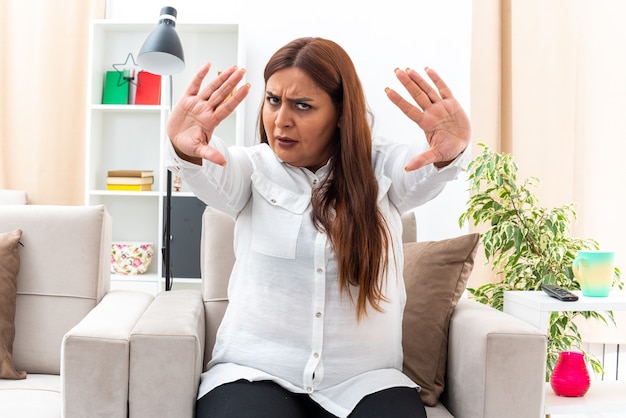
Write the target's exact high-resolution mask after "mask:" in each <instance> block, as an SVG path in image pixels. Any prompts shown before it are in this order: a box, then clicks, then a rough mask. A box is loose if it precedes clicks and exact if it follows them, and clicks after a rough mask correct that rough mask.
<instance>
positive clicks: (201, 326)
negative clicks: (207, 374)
mask: <svg viewBox="0 0 626 418" xmlns="http://www.w3.org/2000/svg"><path fill="white" fill-rule="evenodd" d="M204 333H205V321H204V305H203V303H202V296H201V294H200V292H198V291H195V290H177V291H171V292H162V293H160V294H159V295H157V297H156V299H155V300H154V302H153V303H152V304H151V305H150V306H149V307H148V309H147V310H146V312H145V313H144V315H143V316H142V317H141V319H140V320H139V322H138V323H137V325H136V326H135V329H134V330H133V331H132V333H131V337H130V379H129V386H130V387H129V416H131V417H133V418H141V417H146V418H158V417H192V416H194V413H195V405H196V397H197V394H198V386H199V384H200V374H201V373H202V361H203V354H204Z"/></svg>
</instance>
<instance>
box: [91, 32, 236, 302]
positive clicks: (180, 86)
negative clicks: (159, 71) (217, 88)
mask: <svg viewBox="0 0 626 418" xmlns="http://www.w3.org/2000/svg"><path fill="white" fill-rule="evenodd" d="M155 27H156V22H150V23H138V22H119V21H114V20H94V21H92V22H91V30H90V51H89V63H88V68H89V70H88V71H89V73H88V85H87V88H88V93H87V96H88V102H87V107H88V111H87V121H86V122H87V123H86V127H87V128H86V135H85V152H86V158H85V161H86V163H85V203H86V204H87V205H95V204H103V205H105V207H106V209H107V211H108V212H109V213H110V214H111V216H112V219H113V241H143V242H151V243H153V244H154V249H155V252H154V257H153V259H152V262H151V264H150V267H149V269H148V271H147V272H146V273H145V274H142V275H134V276H130V275H129V276H122V275H113V276H112V287H113V288H135V289H142V290H146V291H148V292H151V293H157V292H159V291H161V290H163V287H164V286H163V284H164V279H163V260H162V254H161V248H162V246H163V227H164V198H165V196H166V183H167V182H166V178H167V175H166V169H165V143H166V140H167V136H166V132H165V128H166V123H167V118H168V115H169V112H170V108H171V104H170V97H169V94H170V85H169V82H170V78H169V77H162V81H161V83H162V84H161V104H160V105H107V104H102V93H103V85H104V76H105V72H106V71H114V70H115V68H114V67H113V64H120V65H121V64H123V63H125V62H126V63H127V64H132V62H131V61H127V57H128V54H132V55H133V57H134V58H135V61H136V58H137V54H138V53H139V49H140V48H141V45H142V44H143V41H144V40H145V39H146V37H147V36H148V34H149V33H150V32H151V31H152V30H153V29H154V28H155ZM176 30H177V32H178V34H179V36H180V38H181V42H182V44H183V48H184V52H185V70H184V71H183V72H182V73H180V74H176V75H174V76H173V77H172V92H173V94H172V97H173V100H172V103H176V101H178V99H179V98H180V97H181V96H182V94H183V93H184V91H185V90H186V88H187V86H188V85H189V82H190V81H191V80H192V78H193V77H194V75H195V73H196V72H197V70H198V69H199V68H200V67H201V66H202V65H203V64H205V63H206V62H211V63H212V67H211V70H210V72H209V75H208V76H207V80H210V79H212V78H214V77H215V76H217V72H218V71H221V70H224V69H225V68H228V67H230V66H232V65H238V66H240V67H243V66H244V59H243V57H244V56H245V54H244V50H243V47H242V45H241V37H240V36H239V31H240V28H239V26H238V25H237V24H210V23H207V24H199V23H194V24H185V23H178V24H177V25H176ZM118 68H120V67H119V66H118ZM243 124H244V117H243V106H241V107H240V108H238V109H237V111H236V112H235V113H233V114H232V115H231V116H230V117H229V118H227V119H226V120H225V121H224V122H223V123H222V124H221V125H220V126H219V127H218V128H217V129H216V132H215V133H216V135H218V136H220V137H221V138H222V139H224V140H225V141H226V142H227V143H228V144H244V141H243ZM118 169H141V170H153V171H154V173H155V178H154V184H153V186H152V191H150V192H117V191H115V192H114V191H107V190H106V176H107V172H108V171H109V170H118ZM172 197H173V199H181V198H190V199H195V198H194V197H193V195H192V194H191V193H190V192H189V191H188V189H186V188H185V185H184V184H183V188H182V189H181V191H180V192H173V193H172ZM174 216H176V214H175V213H172V217H174ZM198 228H200V223H199V222H198ZM172 234H173V235H174V234H176V231H172ZM174 273H175V272H174ZM198 282H199V277H178V276H176V275H174V283H175V284H176V283H181V284H182V285H185V284H187V285H193V284H194V283H198Z"/></svg>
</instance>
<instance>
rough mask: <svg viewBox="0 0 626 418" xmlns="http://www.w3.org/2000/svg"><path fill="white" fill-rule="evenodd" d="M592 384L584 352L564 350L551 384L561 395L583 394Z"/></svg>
mask: <svg viewBox="0 0 626 418" xmlns="http://www.w3.org/2000/svg"><path fill="white" fill-rule="evenodd" d="M590 385H591V382H590V379H589V371H588V370H587V364H585V357H584V355H583V353H579V352H577V351H563V352H561V353H559V358H558V360H557V362H556V366H554V370H553V371H552V376H550V386H552V390H554V393H556V394H557V395H559V396H570V397H577V396H583V395H584V394H585V393H587V390H589V386H590Z"/></svg>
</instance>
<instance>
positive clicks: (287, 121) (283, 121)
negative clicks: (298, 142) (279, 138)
mask: <svg viewBox="0 0 626 418" xmlns="http://www.w3.org/2000/svg"><path fill="white" fill-rule="evenodd" d="M276 125H277V126H280V127H289V126H292V125H293V118H292V116H291V111H290V109H289V107H288V106H281V107H280V109H278V111H277V112H276Z"/></svg>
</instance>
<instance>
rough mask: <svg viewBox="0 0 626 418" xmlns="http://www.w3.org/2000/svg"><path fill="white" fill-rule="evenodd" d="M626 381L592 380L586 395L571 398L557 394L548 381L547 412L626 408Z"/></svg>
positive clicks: (604, 410)
mask: <svg viewBox="0 0 626 418" xmlns="http://www.w3.org/2000/svg"><path fill="white" fill-rule="evenodd" d="M625 394H626V381H611V382H601V381H597V382H595V381H592V382H591V387H590V388H589V391H587V393H586V394H585V396H581V397H578V398H570V397H564V396H557V395H556V394H555V393H554V391H553V390H552V387H551V386H550V383H546V391H545V413H546V414H584V413H594V414H596V413H605V412H606V413H609V412H615V411H623V410H625V409H626V396H624V395H625Z"/></svg>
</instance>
